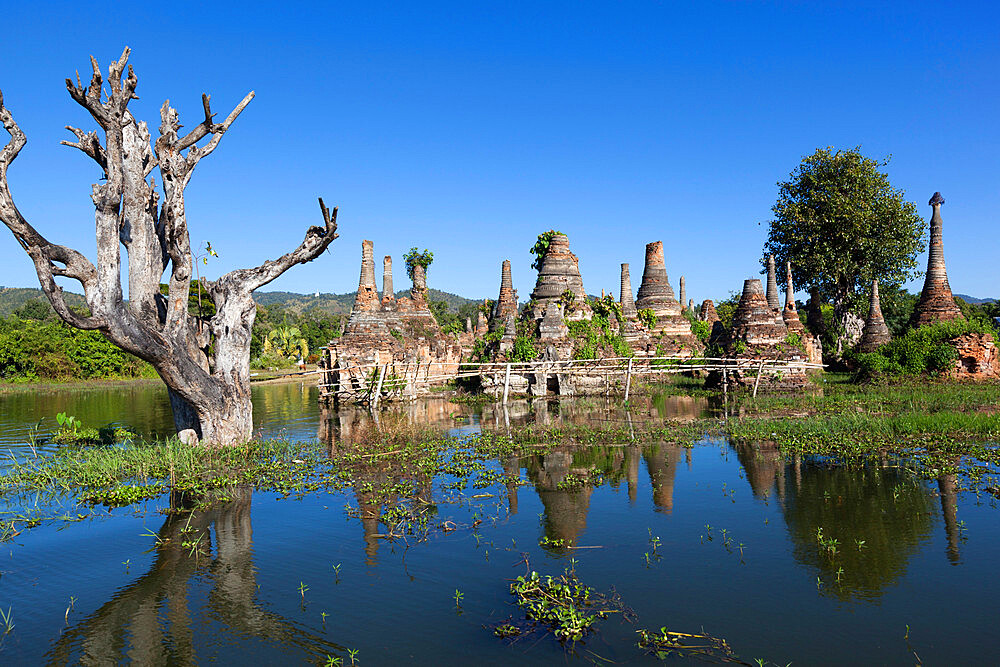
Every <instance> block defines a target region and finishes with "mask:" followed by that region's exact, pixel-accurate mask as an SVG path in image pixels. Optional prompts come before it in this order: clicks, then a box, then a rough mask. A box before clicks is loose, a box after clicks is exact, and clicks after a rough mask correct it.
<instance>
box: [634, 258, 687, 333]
mask: <svg viewBox="0 0 1000 667" xmlns="http://www.w3.org/2000/svg"><path fill="white" fill-rule="evenodd" d="M635 307H636V308H649V309H650V310H652V311H653V313H655V314H656V316H657V317H660V316H664V315H680V314H681V304H680V303H679V302H678V301H677V299H676V298H675V297H674V289H673V288H672V287H671V286H670V279H669V278H667V265H666V263H665V262H664V261H663V241H653V242H652V243H647V244H646V266H645V268H644V269H643V271H642V284H641V285H639V292H638V293H637V294H636V300H635Z"/></svg>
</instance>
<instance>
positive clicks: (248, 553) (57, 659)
mask: <svg viewBox="0 0 1000 667" xmlns="http://www.w3.org/2000/svg"><path fill="white" fill-rule="evenodd" d="M236 495H237V496H238V498H237V500H235V501H232V502H227V503H225V504H220V505H218V506H215V507H213V508H211V509H208V510H200V511H194V512H190V513H179V514H172V515H171V516H169V517H167V520H166V521H165V522H164V523H163V527H162V528H161V529H160V532H159V534H158V536H159V539H160V542H158V544H157V547H156V558H155V560H154V562H153V567H152V568H151V569H150V571H149V572H148V573H147V574H145V575H144V576H143V577H141V578H140V579H139V580H138V581H136V582H135V583H133V584H131V585H129V586H128V587H126V588H124V589H122V590H120V591H119V592H118V593H117V594H116V595H115V596H114V597H113V598H112V599H111V600H109V601H108V602H106V603H105V604H104V606H102V607H101V608H100V609H98V610H97V611H95V612H94V613H93V614H91V615H90V616H88V617H87V618H85V619H83V620H82V621H80V622H79V623H77V624H76V625H74V626H73V627H71V628H69V629H68V630H66V631H65V632H64V633H63V634H62V636H61V637H60V638H59V641H58V642H56V644H55V646H54V647H53V648H52V649H51V650H50V651H49V653H48V654H47V656H46V657H47V658H48V660H49V662H50V663H52V664H65V663H70V662H80V663H84V664H102V665H103V664H117V663H121V662H125V661H129V662H134V663H137V664H196V663H198V662H200V661H202V660H204V659H206V658H207V657H208V656H199V655H197V650H196V646H195V639H194V632H195V631H196V630H202V629H206V628H209V627H211V628H213V631H214V632H216V633H222V634H224V635H228V636H229V638H230V639H231V641H232V643H233V644H234V645H235V644H236V643H237V641H241V640H245V639H246V638H253V639H257V640H263V641H266V642H269V643H271V644H273V645H274V646H280V647H283V648H282V649H281V650H282V651H287V648H288V647H296V648H298V649H299V650H300V651H301V652H302V653H305V654H306V655H308V656H310V659H312V660H320V659H323V658H325V656H326V655H327V654H332V653H334V652H342V651H341V647H339V646H337V645H335V644H332V643H330V642H328V641H326V640H324V639H321V638H319V637H315V636H312V635H310V634H309V633H308V631H306V630H305V629H303V628H300V627H299V626H297V625H296V624H294V623H292V622H291V621H289V620H287V619H284V618H282V617H281V616H279V615H278V614H275V613H273V612H270V611H267V610H266V609H264V608H263V607H261V606H260V604H259V603H258V602H257V601H256V599H255V596H256V594H257V571H256V569H255V568H254V565H253V548H252V547H253V540H252V535H253V528H252V526H251V523H250V499H251V492H250V491H249V490H240V491H237V492H236ZM213 526H214V528H215V531H214V534H215V544H214V545H213V544H212V527H213ZM199 539H200V540H201V541H200V545H201V546H200V551H201V554H200V555H191V551H190V549H189V548H188V547H185V546H183V545H182V543H183V542H185V541H194V540H199ZM210 552H214V554H215V555H214V556H206V555H205V554H206V553H210ZM206 581H207V582H209V583H210V584H211V590H210V591H209V594H208V600H207V605H206V606H205V607H202V608H199V607H195V608H192V607H191V606H190V598H191V597H192V596H193V591H192V587H193V586H201V585H203V583H204V582H206ZM224 638H225V637H223V638H219V637H212V638H211V645H214V646H219V645H220V644H221V643H222V642H221V641H220V639H224ZM216 657H218V656H216ZM222 657H223V658H225V656H222ZM230 657H231V656H230ZM298 657H299V659H302V658H303V657H304V656H302V655H301V654H299V656H298Z"/></svg>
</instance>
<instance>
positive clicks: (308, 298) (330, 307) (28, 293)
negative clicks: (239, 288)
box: [0, 286, 996, 317]
mask: <svg viewBox="0 0 1000 667" xmlns="http://www.w3.org/2000/svg"><path fill="white" fill-rule="evenodd" d="M409 293H410V291H409V290H400V291H399V292H396V296H397V297H401V296H406V295H408V294H409ZM64 294H65V295H66V302H67V303H68V304H69V305H71V306H86V305H87V303H86V301H84V299H83V296H82V295H81V294H76V293H74V292H64ZM356 295H357V292H348V293H347V294H330V293H326V292H320V293H318V294H317V293H314V294H297V293H296V292H254V295H253V296H254V300H256V301H257V303H259V304H260V305H262V306H270V305H273V304H278V305H280V306H281V307H282V308H287V309H288V310H291V311H294V312H296V313H299V314H302V313H305V312H307V311H310V310H313V309H315V310H318V311H320V312H323V313H326V314H328V315H347V314H349V313H350V312H351V307H352V306H353V305H354V297H355V296H356ZM955 296H956V297H958V298H960V299H964V300H965V301H966V302H967V303H976V304H979V303H993V302H995V301H996V299H980V298H977V297H974V296H969V295H968V294H956V295H955ZM427 297H428V299H429V300H431V301H444V302H445V303H447V304H448V308H449V309H451V310H452V311H457V310H458V309H459V308H461V307H462V306H464V305H465V304H467V303H470V302H473V301H474V302H477V303H480V302H482V299H466V298H465V297H464V296H459V295H457V294H452V293H451V292H442V291H440V290H436V289H428V290H427ZM31 299H42V300H45V294H44V293H43V292H42V290H40V289H38V288H37V287H3V286H0V317H7V316H8V315H10V314H11V313H12V312H13V311H15V310H17V309H18V308H20V307H21V306H23V305H24V303H25V302H26V301H29V300H31Z"/></svg>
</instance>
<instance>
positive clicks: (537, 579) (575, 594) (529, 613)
mask: <svg viewBox="0 0 1000 667" xmlns="http://www.w3.org/2000/svg"><path fill="white" fill-rule="evenodd" d="M510 592H511V595H513V596H514V597H515V598H516V599H517V604H518V606H519V607H520V608H521V609H523V610H524V614H525V616H526V617H527V619H528V620H529V621H531V622H533V623H535V624H540V625H542V626H546V627H547V628H548V629H549V630H551V632H552V634H554V635H555V636H556V637H558V638H559V639H561V640H564V641H579V640H580V639H583V637H584V635H586V634H587V633H588V632H590V630H591V628H592V626H593V625H594V623H596V622H597V621H598V620H600V619H602V618H607V617H608V616H609V615H610V614H612V613H616V612H620V611H621V608H620V605H615V604H614V603H613V602H612V601H611V600H610V599H609V598H607V597H605V596H603V595H600V594H598V593H597V592H596V591H595V590H594V589H592V588H590V587H588V586H585V585H584V584H582V583H581V582H580V581H579V580H578V579H577V578H576V575H574V574H572V573H567V574H564V575H561V576H558V577H551V576H545V577H543V576H541V575H540V574H538V573H537V572H532V573H531V574H530V575H528V576H527V577H518V578H517V579H515V580H514V583H512V584H511V585H510ZM505 625H510V624H505Z"/></svg>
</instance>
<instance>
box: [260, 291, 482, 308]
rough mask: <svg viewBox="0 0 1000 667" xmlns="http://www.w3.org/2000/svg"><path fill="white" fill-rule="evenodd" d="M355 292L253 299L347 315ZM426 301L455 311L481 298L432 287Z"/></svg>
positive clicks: (264, 294)
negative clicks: (443, 305)
mask: <svg viewBox="0 0 1000 667" xmlns="http://www.w3.org/2000/svg"><path fill="white" fill-rule="evenodd" d="M357 294H358V293H357V292H356V291H354V292H348V293H347V294H329V293H325V292H318V293H314V294H296V293H295V292H254V295H253V298H254V300H255V301H256V302H257V303H259V304H260V305H262V306H270V305H272V304H278V305H280V306H281V307H282V308H285V309H287V310H291V311H294V312H296V313H299V314H302V313H305V312H308V311H310V310H319V311H321V312H324V313H327V314H328V315H347V314H349V313H350V312H351V308H352V307H353V306H354V298H355V297H356V296H357ZM409 294H410V290H400V291H398V292H396V298H399V297H401V296H409ZM427 300H428V301H444V302H445V303H447V304H448V308H449V309H450V310H452V311H457V310H458V309H459V308H461V307H462V306H464V305H465V304H467V303H472V302H476V303H481V302H482V299H466V298H465V297H463V296H459V295H457V294H452V293H450V292H442V291H441V290H436V289H433V288H428V290H427Z"/></svg>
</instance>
